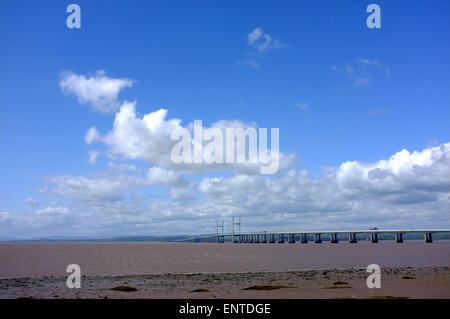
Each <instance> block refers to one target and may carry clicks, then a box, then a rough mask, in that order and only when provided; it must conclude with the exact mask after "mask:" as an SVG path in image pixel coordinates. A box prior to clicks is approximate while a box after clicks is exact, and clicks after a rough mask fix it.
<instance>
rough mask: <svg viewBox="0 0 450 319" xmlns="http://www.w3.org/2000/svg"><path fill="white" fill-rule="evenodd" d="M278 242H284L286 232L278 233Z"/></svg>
mask: <svg viewBox="0 0 450 319" xmlns="http://www.w3.org/2000/svg"><path fill="white" fill-rule="evenodd" d="M278 244H284V234H279V235H278Z"/></svg>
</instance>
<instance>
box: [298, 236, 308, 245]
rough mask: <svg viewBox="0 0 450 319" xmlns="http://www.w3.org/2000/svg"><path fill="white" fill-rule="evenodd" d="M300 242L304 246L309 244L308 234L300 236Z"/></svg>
mask: <svg viewBox="0 0 450 319" xmlns="http://www.w3.org/2000/svg"><path fill="white" fill-rule="evenodd" d="M300 242H301V243H302V244H307V243H308V235H306V234H300Z"/></svg>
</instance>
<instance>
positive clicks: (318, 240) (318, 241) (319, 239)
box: [314, 234, 322, 244]
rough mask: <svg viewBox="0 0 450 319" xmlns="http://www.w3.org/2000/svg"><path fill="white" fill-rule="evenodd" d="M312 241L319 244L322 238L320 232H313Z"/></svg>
mask: <svg viewBox="0 0 450 319" xmlns="http://www.w3.org/2000/svg"><path fill="white" fill-rule="evenodd" d="M314 242H315V243H316V244H320V243H321V242H322V239H321V238H320V234H314Z"/></svg>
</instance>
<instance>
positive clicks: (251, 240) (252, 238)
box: [248, 234, 255, 244]
mask: <svg viewBox="0 0 450 319" xmlns="http://www.w3.org/2000/svg"><path fill="white" fill-rule="evenodd" d="M249 236H250V238H249V241H248V242H249V243H250V244H253V240H254V239H255V238H254V237H253V234H252V235H249Z"/></svg>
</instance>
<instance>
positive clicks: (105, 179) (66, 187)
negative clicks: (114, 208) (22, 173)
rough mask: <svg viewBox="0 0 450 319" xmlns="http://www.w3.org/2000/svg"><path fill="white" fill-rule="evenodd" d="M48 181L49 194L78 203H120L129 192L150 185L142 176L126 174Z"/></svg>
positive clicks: (48, 179) (60, 177) (57, 178)
mask: <svg viewBox="0 0 450 319" xmlns="http://www.w3.org/2000/svg"><path fill="white" fill-rule="evenodd" d="M46 181H47V185H48V189H47V192H50V193H55V194H58V195H61V196H63V197H65V198H67V199H71V200H76V201H120V200H122V199H123V198H124V196H125V194H126V192H127V191H130V190H132V189H133V188H138V187H144V186H148V185H149V182H148V180H147V179H146V178H144V177H142V176H138V175H125V174H120V175H116V174H103V175H98V176H90V177H87V176H72V175H60V176H53V177H48V178H47V179H46Z"/></svg>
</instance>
